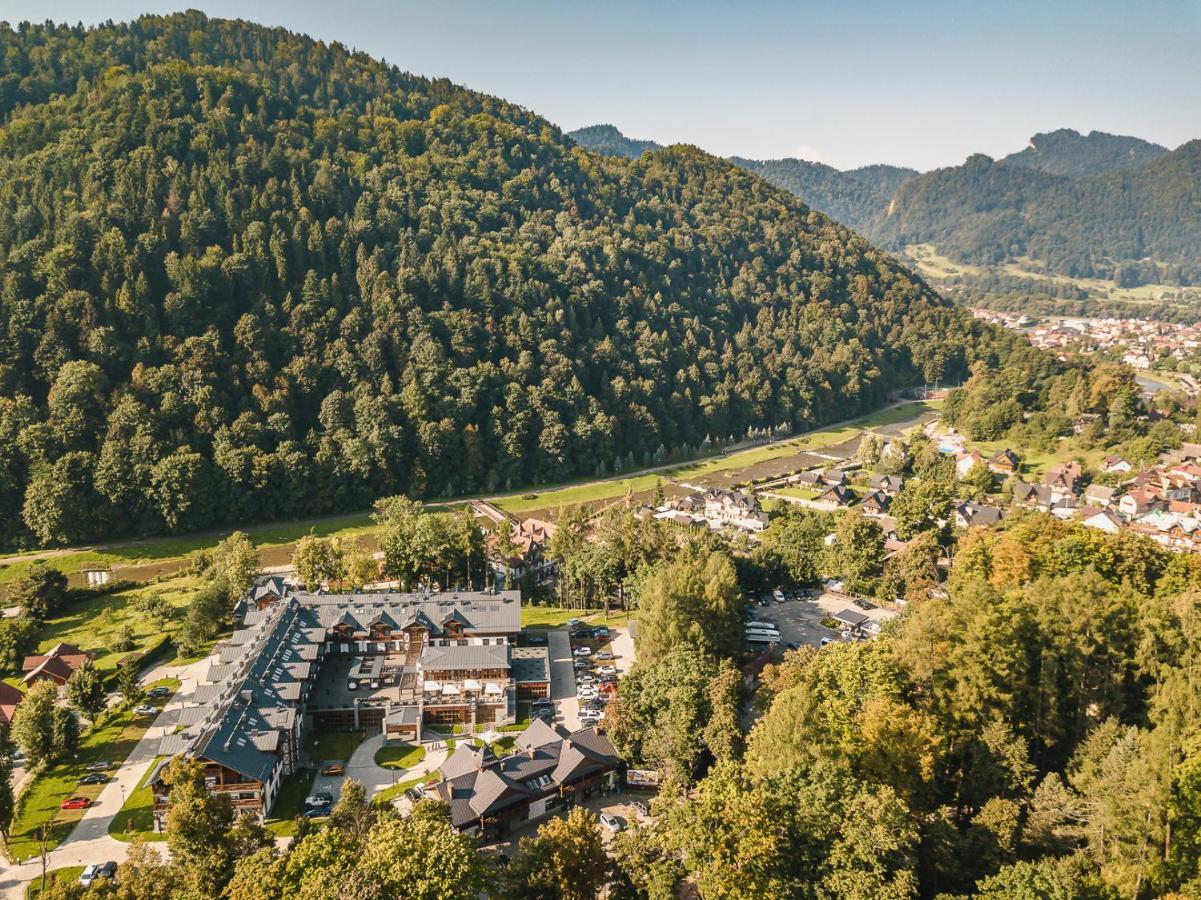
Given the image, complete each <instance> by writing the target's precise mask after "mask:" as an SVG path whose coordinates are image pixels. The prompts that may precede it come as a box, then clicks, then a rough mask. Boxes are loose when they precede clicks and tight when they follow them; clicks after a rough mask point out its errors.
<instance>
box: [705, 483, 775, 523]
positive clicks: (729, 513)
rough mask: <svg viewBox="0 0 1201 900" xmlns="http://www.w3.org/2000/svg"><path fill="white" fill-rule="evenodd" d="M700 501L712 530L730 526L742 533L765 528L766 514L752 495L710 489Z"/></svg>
mask: <svg viewBox="0 0 1201 900" xmlns="http://www.w3.org/2000/svg"><path fill="white" fill-rule="evenodd" d="M702 499H703V502H704V511H703V514H704V516H705V519H706V520H707V521H708V522H709V525H710V527H712V528H714V529H720V528H723V527H725V526H731V527H734V528H740V529H742V530H743V531H762V530H763V529H765V528H766V527H767V522H768V520H767V513H765V512H763V510H762V509H760V508H759V501H758V500H757V499H756V498H755V497H754V495H752V494H746V493H743V492H742V491H727V490H724V489H722V488H710V489H709V490H707V491H705V493H704V494H703V498H702Z"/></svg>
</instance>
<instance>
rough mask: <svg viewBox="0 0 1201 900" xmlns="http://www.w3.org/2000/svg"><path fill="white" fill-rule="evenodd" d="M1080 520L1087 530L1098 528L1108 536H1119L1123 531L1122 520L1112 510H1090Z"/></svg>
mask: <svg viewBox="0 0 1201 900" xmlns="http://www.w3.org/2000/svg"><path fill="white" fill-rule="evenodd" d="M1080 519H1081V523H1082V524H1083V525H1084V527H1085V528H1096V529H1097V530H1099V531H1104V532H1106V533H1107V534H1117V533H1118V532H1119V531H1121V530H1122V524H1123V523H1122V520H1121V518H1120V517H1119V516H1118V514H1117V513H1115V512H1114V511H1113V510H1112V509H1096V510H1089V511H1088V514H1087V515H1084V514H1082V515H1081V517H1080Z"/></svg>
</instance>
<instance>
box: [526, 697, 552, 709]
mask: <svg viewBox="0 0 1201 900" xmlns="http://www.w3.org/2000/svg"><path fill="white" fill-rule="evenodd" d="M554 705H555V701H554V700H552V699H550V697H539V698H538V699H536V700H531V701H530V706H532V707H533V708H534V709H537V708H538V707H540V706H554Z"/></svg>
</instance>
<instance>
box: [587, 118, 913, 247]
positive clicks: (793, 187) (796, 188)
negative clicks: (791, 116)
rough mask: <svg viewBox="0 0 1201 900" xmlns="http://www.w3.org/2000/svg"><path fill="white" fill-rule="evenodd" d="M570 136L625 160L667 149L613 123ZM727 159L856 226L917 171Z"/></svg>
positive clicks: (833, 217)
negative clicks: (633, 135) (636, 136)
mask: <svg viewBox="0 0 1201 900" xmlns="http://www.w3.org/2000/svg"><path fill="white" fill-rule="evenodd" d="M567 136H568V137H569V138H571V139H572V140H573V141H575V142H576V143H577V144H579V145H580V146H581V147H585V148H587V149H588V150H592V151H594V152H596V153H600V154H603V155H605V156H622V157H625V158H627V159H637V158H638V157H640V156H641V155H642V154H643V153H646V152H647V151H653V150H662V149H663V145H662V144H660V143H657V142H656V141H649V140H636V139H634V138H629V137H626V136H625V135H624V134H622V133H621V131H619V130H618V129H617V128H616V127H615V126H613V125H590V126H588V127H587V128H580V129H577V130H576V131H569V132H568V133H567ZM729 160H730V162H732V163H734V165H736V166H738V167H739V168H742V169H746V170H747V171H748V172H754V173H755V174H756V175H760V176H762V177H763V178H765V179H766V180H767V181H769V182H771V183H772V184H774V185H775V186H776V187H780V188H784V190H786V191H789V192H790V193H792V194H794V195H796V196H797V197H799V198H800V199H801V200H802V201H804V202H805V203H806V204H807V205H808V206H810V207H812V208H813V209H816V210H817V211H818V212H822V213H825V214H826V215H828V216H830V217H831V218H832V219H835V220H837V221H839V222H842V223H843V224H844V225H849V226H851V227H852V228H857V229H859V228H862V227H863V226H864V225H866V224H867V223H868V222H869V221H870V220H871V219H872V218H873V217H874V216H875V215H876V214H877V213H879V211H880V210H881V209H883V208H884V207H885V206H887V204H888V200H889V198H890V197H892V195H893V194H894V193H895V192H896V190H897V188H898V187H900V186H901V185H902V184H903V183H904V182H906V181H908V180H909V179H910V178H913V177H914V176H916V175H917V174H918V172H917V170H916V169H906V168H902V167H899V166H890V165H883V164H880V165H872V166H864V167H862V168H859V169H853V170H850V171H846V172H844V171H841V170H839V169H835V168H834V167H833V166H827V165H826V164H824V163H818V162H810V161H809V160H804V159H768V160H756V159H744V158H742V157H738V156H731V157H729Z"/></svg>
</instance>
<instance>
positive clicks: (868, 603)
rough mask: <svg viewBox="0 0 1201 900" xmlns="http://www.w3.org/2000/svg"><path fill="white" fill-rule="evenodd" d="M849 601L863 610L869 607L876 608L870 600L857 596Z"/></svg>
mask: <svg viewBox="0 0 1201 900" xmlns="http://www.w3.org/2000/svg"><path fill="white" fill-rule="evenodd" d="M851 602H852V603H854V604H855V605H856V606H858V607H859V608H860V609H862V610H864V611H865V612H866V611H867V610H869V609H876V608H877V607H876V604H874V603H872V602H871V601H870V600H863V599H862V598H859V597H856V598H855V599H854V600H852V601H851Z"/></svg>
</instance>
